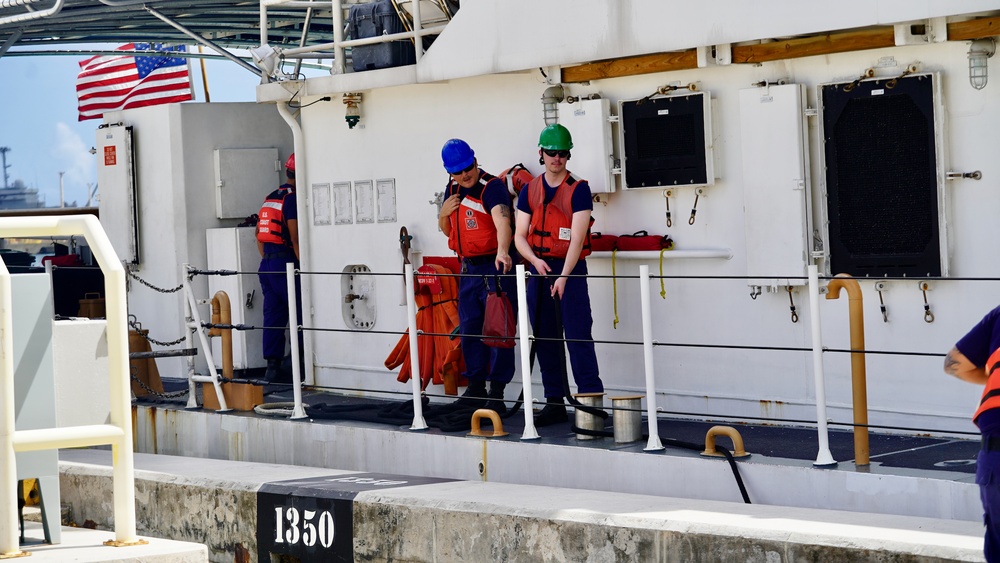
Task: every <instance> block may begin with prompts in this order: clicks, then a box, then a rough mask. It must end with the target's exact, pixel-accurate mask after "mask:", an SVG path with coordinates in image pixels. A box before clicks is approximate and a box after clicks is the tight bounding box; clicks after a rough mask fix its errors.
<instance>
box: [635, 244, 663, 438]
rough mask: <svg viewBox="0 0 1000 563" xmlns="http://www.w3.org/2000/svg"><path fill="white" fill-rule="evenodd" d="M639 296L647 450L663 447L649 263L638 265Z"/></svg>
mask: <svg viewBox="0 0 1000 563" xmlns="http://www.w3.org/2000/svg"><path fill="white" fill-rule="evenodd" d="M639 296H640V298H641V301H640V303H641V306H642V356H643V363H644V365H645V368H646V419H647V422H648V425H649V440H648V441H647V442H646V447H645V448H643V449H644V450H645V451H647V452H652V451H659V450H662V449H663V443H662V442H660V429H659V427H658V426H657V422H658V420H657V417H656V380H655V373H654V371H653V313H652V310H651V301H650V299H649V265H648V264H642V265H641V266H639Z"/></svg>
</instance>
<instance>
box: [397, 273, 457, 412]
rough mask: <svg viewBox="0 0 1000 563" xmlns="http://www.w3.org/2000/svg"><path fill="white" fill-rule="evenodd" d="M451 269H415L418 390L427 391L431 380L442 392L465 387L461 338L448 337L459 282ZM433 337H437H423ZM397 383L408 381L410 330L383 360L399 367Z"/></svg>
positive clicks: (453, 323) (454, 323) (451, 392)
mask: <svg viewBox="0 0 1000 563" xmlns="http://www.w3.org/2000/svg"><path fill="white" fill-rule="evenodd" d="M451 273H453V272H452V271H451V270H449V269H448V268H446V267H444V266H440V265H438V264H428V265H424V266H421V267H420V268H418V269H417V280H416V283H417V287H416V288H415V291H414V296H415V298H416V304H417V331H419V332H421V333H423V334H422V335H419V336H418V337H417V344H418V347H419V348H418V350H417V357H418V358H419V361H420V379H421V381H420V388H421V389H426V388H427V384H428V383H430V381H431V380H432V379H433V381H434V384H435V385H441V384H444V386H445V393H446V394H448V395H457V394H458V387H459V386H464V385H466V384H467V382H466V381H464V379H465V378H464V377H462V373H463V372H464V371H465V360H464V359H463V358H462V349H461V338H459V337H458V336H455V337H454V338H452V337H451V333H452V332H453V331H455V329H456V328H457V327H458V279H457V278H454V277H451V276H439V275H435V274H451ZM427 334H434V335H437V336H425V335H427ZM400 366H402V367H401V368H400V370H399V376H398V377H397V378H396V379H397V380H398V381H400V382H404V383H405V382H407V381H409V380H410V373H411V371H412V370H411V369H410V335H409V329H407V332H406V334H403V336H402V337H401V338H400V339H399V342H397V343H396V346H395V347H394V348H393V349H392V352H390V353H389V356H388V357H387V358H386V359H385V367H386V368H388V369H396V368H397V367H400Z"/></svg>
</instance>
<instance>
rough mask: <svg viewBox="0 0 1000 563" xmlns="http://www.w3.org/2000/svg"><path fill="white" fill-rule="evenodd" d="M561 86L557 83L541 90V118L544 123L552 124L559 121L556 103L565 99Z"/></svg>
mask: <svg viewBox="0 0 1000 563" xmlns="http://www.w3.org/2000/svg"><path fill="white" fill-rule="evenodd" d="M565 97H566V96H565V94H564V93H563V87H562V86H559V85H555V86H549V87H548V88H546V89H545V92H542V118H543V119H544V120H545V124H546V125H552V124H553V123H558V121H559V110H558V108H557V107H556V104H558V103H560V102H562V101H563V100H564V99H565Z"/></svg>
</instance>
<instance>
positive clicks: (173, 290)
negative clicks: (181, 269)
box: [125, 269, 184, 293]
mask: <svg viewBox="0 0 1000 563" xmlns="http://www.w3.org/2000/svg"><path fill="white" fill-rule="evenodd" d="M125 271H126V272H127V273H128V275H129V277H130V278H132V279H134V280H135V281H137V282H139V283H141V284H142V285H144V286H146V287H148V288H149V289H152V290H153V291H158V292H160V293H177V292H178V291H180V290H181V289H183V288H184V284H183V283H182V284H180V285H178V286H177V287H175V288H173V289H163V288H162V287H156V286H155V285H153V284H151V283H149V282H148V281H146V280H144V279H142V278H140V277H139V276H137V275H135V274H134V273H132V272H131V271H130V270H128V269H126V270H125Z"/></svg>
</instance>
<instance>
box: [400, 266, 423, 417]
mask: <svg viewBox="0 0 1000 563" xmlns="http://www.w3.org/2000/svg"><path fill="white" fill-rule="evenodd" d="M403 279H404V280H406V287H408V288H410V291H407V292H406V321H407V326H408V328H409V336H410V388H411V389H412V390H413V424H411V425H410V430H426V429H427V422H426V421H425V420H424V405H423V404H422V403H421V401H420V384H421V380H420V354H418V353H417V346H419V344H418V343H417V299H416V296H415V295H413V288H414V287H415V286H414V285H413V264H406V265H404V266H403Z"/></svg>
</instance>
